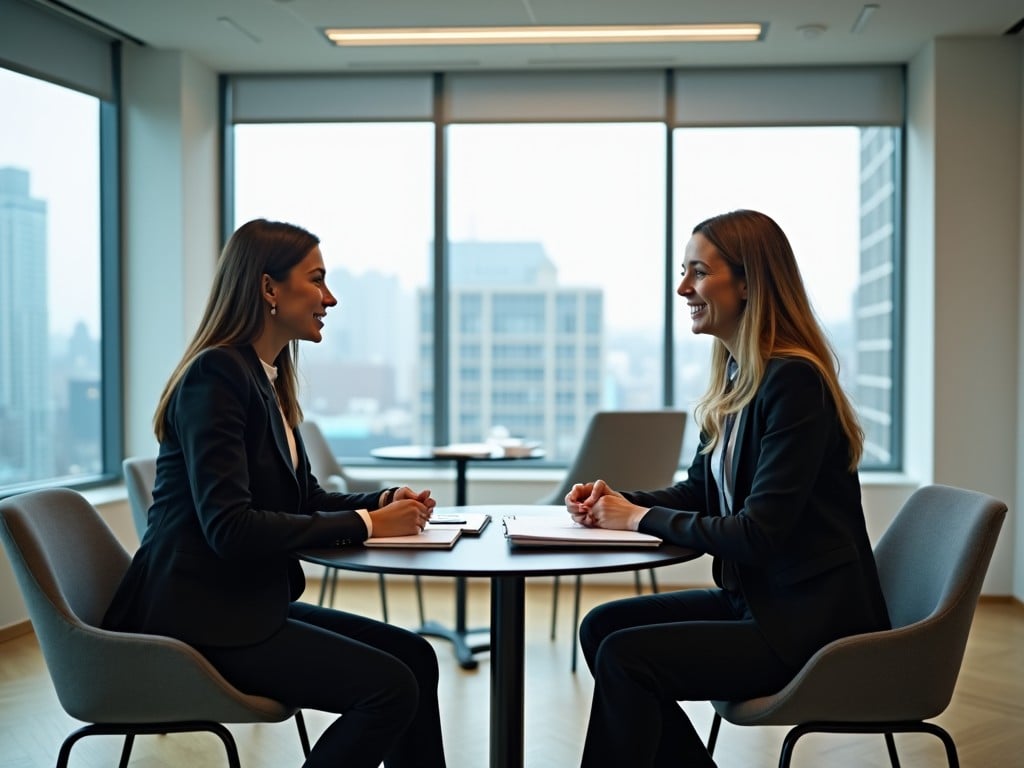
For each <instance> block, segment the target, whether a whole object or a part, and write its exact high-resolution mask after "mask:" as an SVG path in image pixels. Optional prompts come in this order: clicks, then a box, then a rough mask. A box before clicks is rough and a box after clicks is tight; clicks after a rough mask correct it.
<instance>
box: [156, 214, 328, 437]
mask: <svg viewBox="0 0 1024 768" xmlns="http://www.w3.org/2000/svg"><path fill="white" fill-rule="evenodd" d="M319 243H320V239H319V238H318V237H317V236H316V235H313V234H311V233H310V232H307V231H306V230H305V229H302V228H301V227H297V226H295V225H294V224H285V223H283V222H278V221H267V220H266V219H254V220H253V221H250V222H248V223H246V224H243V225H242V226H240V227H239V228H238V229H237V230H235V232H234V234H232V235H231V237H230V238H229V239H228V242H227V243H226V244H225V246H224V250H222V251H221V254H220V259H219V260H218V262H217V269H216V272H215V273H214V277H213V285H212V286H211V287H210V296H209V298H208V299H207V302H206V309H205V311H204V312H203V319H202V320H201V321H200V323H199V330H197V331H196V334H195V336H194V337H193V338H192V341H191V342H190V343H189V345H188V347H187V348H186V350H185V354H184V355H183V356H182V358H181V361H180V362H179V363H178V365H177V367H176V368H175V369H174V372H173V373H172V374H171V377H170V379H168V381H167V384H166V386H164V391H163V394H161V395H160V402H159V404H158V405H157V408H156V413H155V414H154V415H153V431H154V432H155V433H156V437H157V440H163V439H164V436H165V429H166V427H165V423H164V422H165V419H166V417H167V408H168V405H169V403H170V401H171V397H172V396H173V395H174V391H175V389H176V388H177V386H178V383H179V382H180V381H181V378H182V376H184V375H185V371H187V370H188V367H189V366H190V365H191V364H192V362H193V361H194V360H195V359H196V357H197V356H198V355H199V354H200V353H201V352H203V350H206V349H210V348H211V347H231V346H240V345H244V344H252V343H253V342H254V341H255V340H256V339H257V338H258V337H259V335H260V333H261V332H262V331H263V324H264V323H265V322H266V317H265V314H264V303H263V300H262V299H261V298H260V296H261V281H262V279H263V275H265V274H266V275H270V277H272V278H273V279H274V280H278V281H283V280H285V279H286V278H287V277H288V273H289V272H290V271H291V269H292V267H294V266H295V265H296V264H298V263H299V262H300V261H302V259H304V258H305V257H306V256H307V255H308V254H309V252H310V251H311V250H313V248H315V247H316V246H317V245H319ZM298 351H299V349H298V342H297V341H293V342H292V343H291V344H290V345H285V347H284V349H282V350H281V353H280V354H279V355H278V356H277V359H276V360H274V361H273V364H274V365H276V366H277V380H276V381H275V382H274V388H275V389H276V390H277V397H278V399H279V400H280V402H281V408H282V409H283V410H284V414H285V417H286V419H287V420H288V424H289V425H290V426H292V427H294V426H296V425H297V424H298V423H299V422H300V421H302V409H301V408H300V407H299V401H298V381H297V375H296V370H295V361H296V360H297V358H298Z"/></svg>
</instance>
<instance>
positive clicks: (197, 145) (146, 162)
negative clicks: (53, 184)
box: [122, 43, 220, 456]
mask: <svg viewBox="0 0 1024 768" xmlns="http://www.w3.org/2000/svg"><path fill="white" fill-rule="evenodd" d="M123 73H124V74H123V83H122V95H123V103H124V111H123V122H122V129H123V142H124V220H123V224H124V264H125V273H124V286H125V288H124V325H123V333H124V359H125V360H126V361H131V364H130V365H126V366H125V381H124V392H125V406H126V408H125V413H126V419H125V452H126V454H127V455H129V456H133V455H149V454H152V453H154V452H155V451H156V439H155V438H154V436H153V428H152V424H151V419H152V415H153V411H154V409H155V405H156V402H157V400H158V399H159V397H160V393H161V391H162V390H163V386H164V384H165V382H166V381H167V378H168V376H169V375H170V373H171V370H172V369H173V367H174V365H175V364H176V363H177V362H178V360H179V358H180V357H181V353H182V351H183V350H184V347H185V344H187V343H188V340H189V339H190V338H191V336H192V333H193V331H194V330H195V328H196V325H197V324H198V321H199V317H200V315H201V313H202V309H203V307H202V304H203V302H204V301H205V299H206V293H207V286H209V285H210V282H211V280H212V276H213V267H214V264H215V263H216V258H217V253H218V251H219V243H220V233H219V214H218V212H219V204H218V188H219V187H218V183H219V176H220V167H219V164H220V159H219V155H218V151H217V130H218V127H217V121H218V106H217V76H216V74H215V73H213V72H212V71H210V70H209V69H206V68H205V67H204V66H203V65H201V64H199V63H197V62H195V61H194V60H193V59H191V58H190V57H188V56H186V55H184V54H181V53H178V52H174V51H158V50H154V49H152V48H140V47H137V46H134V45H131V44H130V43H126V44H125V48H124V64H123Z"/></svg>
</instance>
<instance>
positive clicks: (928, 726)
mask: <svg viewBox="0 0 1024 768" xmlns="http://www.w3.org/2000/svg"><path fill="white" fill-rule="evenodd" d="M807 733H883V734H885V744H886V748H887V749H888V750H889V760H890V762H891V763H892V765H893V768H899V764H900V763H899V757H898V756H897V755H896V740H895V738H894V737H893V734H896V733H930V734H931V735H932V736H935V737H936V738H937V739H939V740H940V741H941V742H942V745H943V746H944V747H945V749H946V761H947V762H948V763H949V768H960V760H959V758H958V757H957V753H956V744H955V743H954V742H953V737H952V736H950V735H949V733H948V732H947V731H946V730H945V729H944V728H942V727H941V726H938V725H936V724H935V723H925V722H922V721H920V720H912V721H909V722H896V723H884V722H882V723H830V722H813V723H801V724H800V725H798V726H795V727H794V728H791V729H790V731H789V733H787V734H786V738H785V739H784V740H783V742H782V753H781V754H780V755H779V768H789V765H790V761H791V760H792V759H793V750H794V748H795V747H796V742H797V739H799V738H800V737H801V736H803V735H804V734H807Z"/></svg>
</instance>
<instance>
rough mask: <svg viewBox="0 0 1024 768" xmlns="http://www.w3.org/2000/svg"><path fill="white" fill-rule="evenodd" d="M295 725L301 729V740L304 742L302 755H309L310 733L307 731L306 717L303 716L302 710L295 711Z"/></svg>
mask: <svg viewBox="0 0 1024 768" xmlns="http://www.w3.org/2000/svg"><path fill="white" fill-rule="evenodd" d="M295 725H296V727H297V728H298V729H299V742H300V743H301V744H302V756H303V757H309V733H308V732H307V731H306V718H304V717H303V716H302V710H301V709H298V710H296V711H295Z"/></svg>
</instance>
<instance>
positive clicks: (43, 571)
mask: <svg viewBox="0 0 1024 768" xmlns="http://www.w3.org/2000/svg"><path fill="white" fill-rule="evenodd" d="M0 540H2V541H3V544H4V547H5V548H6V549H7V554H8V556H9V558H10V561H11V566H12V568H13V570H14V574H15V576H16V577H17V580H18V586H19V587H20V588H21V592H22V596H23V597H24V600H25V606H26V607H27V609H28V614H29V618H30V619H31V620H32V627H33V629H34V630H35V633H36V638H37V639H38V641H39V647H40V649H41V650H42V653H43V658H44V660H45V661H46V667H47V669H48V670H49V673H50V678H51V680H52V681H53V686H54V689H55V690H56V692H57V698H58V699H59V700H60V703H61V706H62V707H63V708H64V710H65V711H66V712H67V713H68V714H69V715H71V716H72V717H74V718H76V719H78V720H82V721H85V722H88V723H108V724H120V725H118V726H117V727H115V728H114V730H113V731H111V732H112V733H126V732H130V731H131V728H127V729H125V730H122V729H123V728H124V724H128V723H144V724H154V723H157V724H160V725H164V724H167V726H168V727H167V731H174V732H178V731H188V730H209V728H208V727H207V724H206V721H212V722H214V723H232V722H237V723H248V722H280V721H281V720H284V719H287V718H289V717H291V716H292V715H293V714H295V713H296V710H295V709H294V708H291V707H288V706H285V705H284V704H282V703H280V702H277V701H274V700H273V699H268V698H266V697H264V696H257V695H250V694H245V693H242V692H241V691H239V690H237V689H236V688H234V687H233V686H232V685H231V684H230V683H228V682H227V681H226V680H225V679H224V678H223V677H222V676H221V675H220V674H219V673H218V672H217V671H216V670H215V669H214V668H213V666H212V665H211V664H210V662H209V661H207V660H206V659H205V658H204V657H203V656H201V655H200V654H199V653H198V651H196V650H195V649H194V648H192V647H190V646H188V645H186V644H185V643H182V642H181V641H179V640H175V639H174V638H171V637H163V636H158V635H147V634H139V633H133V632H112V631H109V630H106V629H102V628H101V626H100V625H101V623H102V621H103V616H104V614H105V613H106V611H107V607H108V606H109V605H110V601H111V599H112V598H113V595H114V592H115V591H116V590H117V588H118V586H119V585H120V583H121V579H122V577H123V576H124V573H125V571H126V570H127V569H128V566H129V564H130V562H131V558H130V557H129V555H128V552H126V551H125V549H124V547H122V546H121V544H120V543H119V542H118V541H117V539H116V538H115V537H114V534H113V532H112V531H111V530H110V528H109V527H108V526H107V524H106V523H105V522H104V521H103V518H101V517H100V515H99V513H98V512H97V511H96V509H95V508H94V507H93V506H92V504H90V503H89V502H88V501H87V500H86V499H85V498H84V497H83V496H81V494H79V493H77V492H75V491H72V490H68V489H66V488H50V489H46V490H40V491H33V492H30V493H24V494H21V495H19V496H12V497H10V498H8V499H4V500H3V501H0ZM199 721H203V722H199ZM299 723H300V725H299V730H300V734H301V736H302V738H303V739H304V742H303V743H304V744H305V743H306V742H307V741H308V740H305V739H306V737H305V732H304V728H305V726H304V725H303V724H301V721H299ZM160 732H165V731H164V730H161V731H160ZM77 733H78V734H82V730H79V731H78V732H77ZM76 738H77V737H76V736H75V735H74V734H73V735H72V736H71V737H69V741H71V742H73V741H74V740H75V739H76ZM68 746H69V742H68V741H66V742H65V747H68ZM126 754H127V753H126ZM125 759H126V758H125ZM234 764H235V765H237V762H236V763H234Z"/></svg>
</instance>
